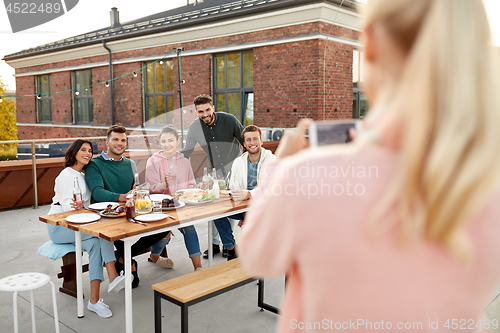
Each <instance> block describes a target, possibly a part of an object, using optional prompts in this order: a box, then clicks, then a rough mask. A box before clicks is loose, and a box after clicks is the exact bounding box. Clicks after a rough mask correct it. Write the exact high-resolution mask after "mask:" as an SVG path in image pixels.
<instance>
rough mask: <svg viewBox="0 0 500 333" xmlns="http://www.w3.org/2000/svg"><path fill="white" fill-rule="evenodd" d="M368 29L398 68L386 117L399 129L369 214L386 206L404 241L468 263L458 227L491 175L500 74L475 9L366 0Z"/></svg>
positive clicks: (497, 139) (464, 1)
mask: <svg viewBox="0 0 500 333" xmlns="http://www.w3.org/2000/svg"><path fill="white" fill-rule="evenodd" d="M377 24H380V25H381V26H382V27H384V28H385V30H386V31H387V32H388V35H389V36H390V38H391V39H392V40H393V41H395V42H396V43H397V44H398V45H399V46H400V47H401V48H402V49H403V51H405V53H406V61H405V65H404V68H403V74H402V77H401V79H400V81H399V87H398V89H397V90H396V91H395V92H394V95H393V96H396V97H395V104H394V105H395V107H393V108H391V110H389V112H388V117H389V119H390V118H392V119H394V122H393V123H398V124H399V126H401V132H402V137H401V142H400V146H399V147H400V149H401V157H402V158H401V161H402V165H401V168H400V169H399V174H398V175H397V177H396V179H395V182H394V183H393V186H392V187H391V188H390V190H389V191H388V193H387V194H386V196H385V197H383V199H382V200H381V201H380V203H379V204H378V205H377V208H375V211H374V212H373V213H374V215H373V216H375V220H377V219H378V220H380V219H381V217H382V216H383V215H385V213H386V212H388V211H389V210H390V209H391V208H394V207H395V208H396V211H397V217H396V218H395V221H394V222H396V223H397V224H398V225H399V226H401V228H402V231H403V234H404V235H405V236H416V235H424V236H425V237H426V238H427V239H428V240H430V241H435V242H438V243H442V244H444V245H445V246H446V247H447V248H448V249H449V250H451V251H452V252H453V253H455V254H456V255H458V256H459V257H461V258H463V259H466V258H469V257H470V256H471V254H472V249H471V247H470V244H469V243H468V240H467V237H464V236H465V233H464V232H463V228H462V227H463V223H464V222H465V220H466V219H468V218H470V217H471V215H473V214H474V213H475V212H477V210H478V209H479V208H481V207H480V206H481V205H482V204H484V203H485V200H487V198H488V197H487V196H488V194H491V191H492V190H493V188H494V187H495V186H496V185H498V180H499V174H500V152H499V149H498V144H499V143H500V130H499V129H498V128H499V125H500V99H499V97H498V96H499V91H500V90H499V88H500V85H499V82H498V76H499V75H500V72H499V71H498V64H497V61H496V57H498V55H497V54H495V51H494V48H493V46H492V44H491V37H490V27H489V25H488V19H487V16H486V12H485V9H484V5H483V3H482V0H369V2H368V4H367V6H366V13H365V25H366V27H370V26H374V25H377ZM389 123H390V122H389Z"/></svg>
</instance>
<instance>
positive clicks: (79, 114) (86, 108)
mask: <svg viewBox="0 0 500 333" xmlns="http://www.w3.org/2000/svg"><path fill="white" fill-rule="evenodd" d="M71 79H72V86H73V89H76V91H75V93H74V94H73V111H74V119H75V123H79V124H81V123H87V124H88V123H92V121H93V119H94V101H93V99H92V87H91V86H92V70H91V69H86V70H82V71H74V72H73V73H72V78H71Z"/></svg>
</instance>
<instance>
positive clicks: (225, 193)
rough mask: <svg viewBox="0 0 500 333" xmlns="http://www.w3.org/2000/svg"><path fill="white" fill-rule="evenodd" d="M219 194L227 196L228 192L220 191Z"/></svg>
mask: <svg viewBox="0 0 500 333" xmlns="http://www.w3.org/2000/svg"><path fill="white" fill-rule="evenodd" d="M220 194H222V195H229V191H228V190H220Z"/></svg>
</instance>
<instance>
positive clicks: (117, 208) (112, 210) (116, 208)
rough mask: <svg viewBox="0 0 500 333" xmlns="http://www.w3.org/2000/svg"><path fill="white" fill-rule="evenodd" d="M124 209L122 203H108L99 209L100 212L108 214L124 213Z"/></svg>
mask: <svg viewBox="0 0 500 333" xmlns="http://www.w3.org/2000/svg"><path fill="white" fill-rule="evenodd" d="M125 210H126V209H125V206H123V205H122V204H114V205H108V207H106V208H105V209H104V210H103V211H101V214H103V215H110V216H116V215H125Z"/></svg>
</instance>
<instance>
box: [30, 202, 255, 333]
mask: <svg viewBox="0 0 500 333" xmlns="http://www.w3.org/2000/svg"><path fill="white" fill-rule="evenodd" d="M247 210H248V201H242V202H239V203H235V202H234V201H233V200H232V199H230V198H229V197H228V196H221V198H220V199H217V200H216V201H214V202H209V203H206V204H203V205H186V206H184V207H182V208H179V209H178V210H171V211H164V213H166V214H168V215H171V216H172V217H173V218H166V219H163V220H160V221H157V222H148V223H147V226H143V225H141V224H138V223H131V222H129V221H127V220H126V219H125V217H118V218H107V217H101V219H100V220H99V222H98V223H92V224H86V223H84V224H78V223H71V222H68V221H66V219H65V218H66V217H67V216H70V215H74V214H80V213H86V212H88V211H87V210H84V209H79V210H72V211H68V212H64V213H57V214H52V215H45V216H40V217H39V219H40V221H42V222H45V223H50V224H53V225H62V226H63V227H66V228H68V229H71V230H74V231H75V245H76V254H77V256H76V269H77V274H76V290H77V315H78V317H79V318H82V317H83V314H84V308H83V286H82V279H83V273H82V256H81V255H78V254H81V253H82V237H81V233H82V232H83V233H85V234H89V235H92V236H96V237H100V238H103V239H106V240H108V241H115V240H123V242H124V249H125V258H123V259H124V266H125V318H126V332H133V321H132V317H133V316H132V278H131V275H132V272H131V270H132V267H131V266H132V257H131V247H132V244H134V243H135V242H136V241H137V240H138V239H139V238H140V237H144V236H148V235H153V234H156V233H161V232H164V231H169V230H172V229H177V228H182V227H187V226H190V225H195V224H199V223H206V222H210V221H212V220H215V219H218V218H221V217H227V216H231V215H234V214H237V213H243V212H246V211H247ZM208 250H209V255H208V260H209V262H208V264H209V266H211V265H212V223H209V224H208Z"/></svg>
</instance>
